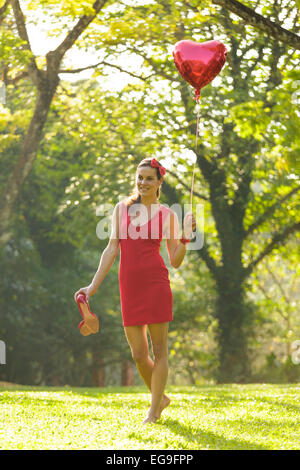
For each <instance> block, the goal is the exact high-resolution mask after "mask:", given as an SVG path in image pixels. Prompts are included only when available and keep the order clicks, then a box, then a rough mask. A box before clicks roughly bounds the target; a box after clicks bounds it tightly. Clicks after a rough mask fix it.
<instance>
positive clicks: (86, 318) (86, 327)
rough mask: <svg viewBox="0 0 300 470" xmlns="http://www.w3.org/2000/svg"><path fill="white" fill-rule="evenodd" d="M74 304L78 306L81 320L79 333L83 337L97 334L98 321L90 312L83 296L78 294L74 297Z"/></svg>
mask: <svg viewBox="0 0 300 470" xmlns="http://www.w3.org/2000/svg"><path fill="white" fill-rule="evenodd" d="M76 303H77V305H78V308H79V312H80V315H81V316H82V318H83V320H82V321H81V322H80V323H79V325H78V328H79V330H80V333H81V334H82V335H83V336H88V335H91V334H92V333H97V332H98V331H99V320H98V318H97V317H96V315H95V314H94V313H92V312H91V311H90V307H89V304H88V302H87V300H86V296H85V294H78V295H77V296H76Z"/></svg>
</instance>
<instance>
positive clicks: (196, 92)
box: [193, 90, 201, 104]
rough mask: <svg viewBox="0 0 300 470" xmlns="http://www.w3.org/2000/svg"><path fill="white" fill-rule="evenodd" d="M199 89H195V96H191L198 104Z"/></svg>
mask: <svg viewBox="0 0 300 470" xmlns="http://www.w3.org/2000/svg"><path fill="white" fill-rule="evenodd" d="M200 94H201V90H195V96H194V98H193V100H194V101H197V103H198V104H199V98H200Z"/></svg>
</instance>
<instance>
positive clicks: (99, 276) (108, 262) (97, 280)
mask: <svg viewBox="0 0 300 470" xmlns="http://www.w3.org/2000/svg"><path fill="white" fill-rule="evenodd" d="M120 204H121V203H120V202H118V204H117V205H116V206H115V208H114V212H113V215H112V230H111V235H110V240H109V242H108V245H107V247H106V248H105V249H104V251H103V253H102V255H101V258H100V262H99V266H98V269H97V272H96V274H95V276H94V278H93V280H92V282H91V284H90V289H91V292H93V293H96V291H97V289H98V287H99V286H100V284H101V282H102V281H103V279H104V278H105V276H106V274H107V273H108V271H109V270H110V268H111V266H112V264H113V262H114V260H115V258H116V256H117V254H118V251H119V244H120V240H119V209H121V208H120ZM91 295H93V294H91Z"/></svg>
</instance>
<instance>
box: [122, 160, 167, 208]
mask: <svg viewBox="0 0 300 470" xmlns="http://www.w3.org/2000/svg"><path fill="white" fill-rule="evenodd" d="M151 160H152V158H144V160H142V161H141V162H140V163H139V164H138V166H137V170H138V168H141V167H142V166H149V167H151ZM157 162H158V163H159V164H160V165H161V163H160V162H159V161H158V160H157ZM151 168H155V169H156V175H157V178H158V179H159V180H160V179H161V178H162V176H161V174H160V172H159V169H158V168H156V167H151ZM156 195H157V197H158V198H159V197H160V186H159V187H158V188H157V191H156ZM139 202H141V195H140V194H139V191H138V189H137V185H135V187H134V189H133V190H132V192H131V193H130V195H129V196H128V198H127V199H126V200H125V204H126V206H131V205H132V204H137V203H139Z"/></svg>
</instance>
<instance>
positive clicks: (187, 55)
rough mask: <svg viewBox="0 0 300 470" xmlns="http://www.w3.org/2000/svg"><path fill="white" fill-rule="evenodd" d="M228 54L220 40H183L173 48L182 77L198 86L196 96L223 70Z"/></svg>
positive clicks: (195, 86) (175, 60)
mask: <svg viewBox="0 0 300 470" xmlns="http://www.w3.org/2000/svg"><path fill="white" fill-rule="evenodd" d="M226 55H227V50H226V47H225V46H224V44H222V43H221V42H220V41H207V42H202V43H197V42H194V41H190V40H183V41H179V42H177V43H176V44H175V46H174V50H173V57H174V62H175V65H176V67H177V69H178V70H179V73H180V74H181V75H182V77H183V78H184V79H185V80H186V81H187V82H188V83H190V84H191V85H192V86H193V87H194V88H196V97H199V96H200V92H201V88H203V87H204V86H205V85H207V84H208V83H210V82H211V81H212V80H213V79H214V78H215V77H216V75H218V73H219V72H220V71H221V69H222V67H223V65H224V64H225V60H226Z"/></svg>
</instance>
